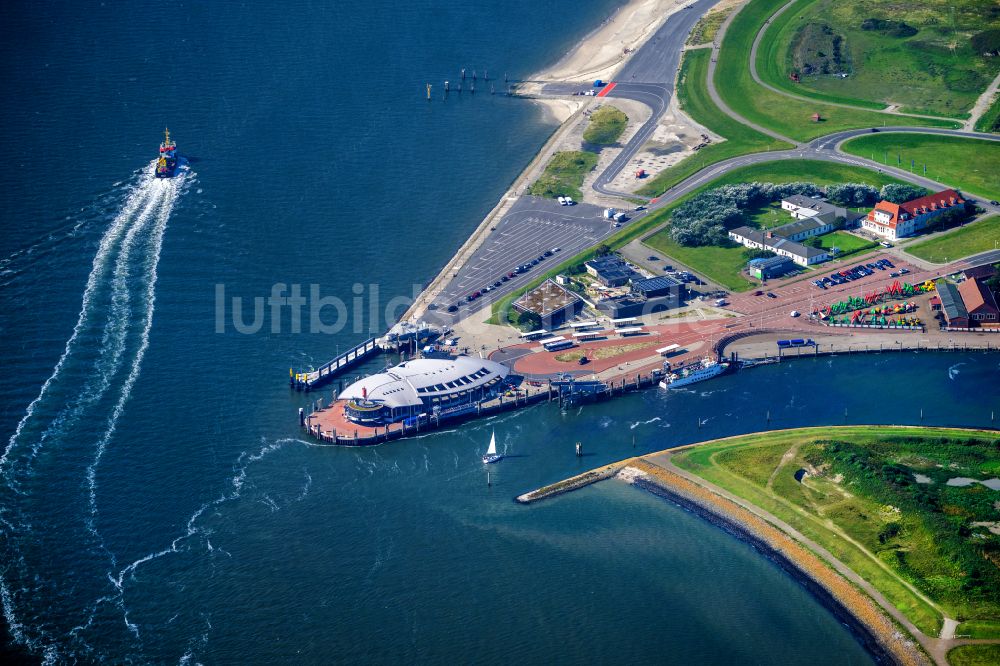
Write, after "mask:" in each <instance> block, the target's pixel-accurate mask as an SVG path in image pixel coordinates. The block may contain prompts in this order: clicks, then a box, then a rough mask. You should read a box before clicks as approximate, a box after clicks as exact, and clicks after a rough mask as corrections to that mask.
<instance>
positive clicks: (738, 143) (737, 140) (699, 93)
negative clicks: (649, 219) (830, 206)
mask: <svg viewBox="0 0 1000 666" xmlns="http://www.w3.org/2000/svg"><path fill="white" fill-rule="evenodd" d="M711 55H712V50H711V49H708V48H705V49H695V50H692V51H687V52H686V53H685V54H684V61H683V63H681V73H680V76H679V77H678V86H677V99H678V100H679V101H680V104H681V108H682V109H683V110H684V112H685V113H686V114H688V115H689V116H691V117H692V118H693V119H694V120H695V121H696V122H698V123H700V124H701V125H704V126H705V127H707V128H708V129H710V130H712V131H713V132H715V133H716V134H718V135H720V136H723V137H725V138H726V140H725V141H723V142H721V143H713V144H709V145H708V146H706V147H705V148H702V149H701V150H700V151H698V152H697V153H695V154H694V155H691V156H690V157H687V158H685V159H683V160H681V161H680V162H678V163H677V164H675V165H674V166H672V167H670V168H669V169H666V170H664V171H662V172H661V173H659V174H658V175H657V176H656V177H655V178H653V179H651V180H650V181H649V182H647V183H646V184H645V185H643V186H642V187H641V188H640V189H639V190H638V193H639V194H645V195H647V196H656V195H658V194H660V193H662V192H665V191H667V190H668V189H669V188H671V187H673V186H674V185H676V184H677V183H679V182H681V181H682V180H684V179H685V178H688V177H689V176H691V175H693V174H695V173H697V172H698V171H700V170H701V169H703V168H705V167H706V166H708V165H710V164H715V163H716V162H721V161H722V160H727V159H729V158H730V157H736V156H737V155H746V154H747V153H759V152H763V151H765V150H782V149H785V148H791V144H787V143H784V142H782V141H777V140H775V139H772V138H771V137H769V136H767V135H765V134H761V133H760V132H757V131H756V130H753V129H750V128H749V127H747V126H746V125H743V124H742V123H740V122H737V121H735V120H733V119H732V118H730V117H729V116H727V115H726V114H724V113H723V112H722V111H720V110H719V107H717V106H716V105H715V104H714V103H713V102H712V98H711V97H709V95H708V88H707V87H706V83H705V79H706V76H707V75H708V63H709V59H710V57H711Z"/></svg>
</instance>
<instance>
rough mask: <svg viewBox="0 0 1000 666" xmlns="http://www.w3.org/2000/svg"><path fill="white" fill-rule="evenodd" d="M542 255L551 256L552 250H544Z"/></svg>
mask: <svg viewBox="0 0 1000 666" xmlns="http://www.w3.org/2000/svg"><path fill="white" fill-rule="evenodd" d="M544 256H546V257H551V256H552V250H546V251H545V253H544Z"/></svg>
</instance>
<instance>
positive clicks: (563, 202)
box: [556, 197, 567, 206]
mask: <svg viewBox="0 0 1000 666" xmlns="http://www.w3.org/2000/svg"><path fill="white" fill-rule="evenodd" d="M556 199H558V200H559V205H560V206H565V205H567V204H566V197H556Z"/></svg>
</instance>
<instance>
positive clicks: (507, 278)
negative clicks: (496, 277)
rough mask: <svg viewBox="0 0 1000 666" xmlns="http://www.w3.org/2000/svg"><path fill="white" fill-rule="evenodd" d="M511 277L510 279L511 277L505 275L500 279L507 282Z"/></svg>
mask: <svg viewBox="0 0 1000 666" xmlns="http://www.w3.org/2000/svg"><path fill="white" fill-rule="evenodd" d="M509 279H510V278H509V277H507V276H506V275H504V276H502V277H501V278H500V281H501V282H506V281H507V280H509Z"/></svg>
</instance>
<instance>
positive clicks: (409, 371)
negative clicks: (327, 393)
mask: <svg viewBox="0 0 1000 666" xmlns="http://www.w3.org/2000/svg"><path fill="white" fill-rule="evenodd" d="M509 372H510V371H509V370H508V369H507V367H506V366H504V365H501V364H499V363H495V362H493V361H489V360H486V359H481V358H475V357H472V356H458V357H456V358H453V359H439V358H420V359H414V360H412V361H406V362H405V363H400V364H399V365H397V366H395V367H393V368H389V369H388V370H386V371H385V372H380V373H378V374H377V375H372V376H370V377H365V378H364V379H362V380H360V381H357V382H354V383H353V384H351V385H350V386H348V387H347V388H345V389H344V391H343V392H342V393H341V394H340V395H339V396H338V398H339V399H341V400H350V399H358V400H360V399H361V398H362V389H367V397H368V400H372V401H374V402H381V403H384V404H385V405H387V406H389V407H406V406H409V405H420V404H421V398H434V397H436V396H442V395H450V394H453V393H459V392H461V391H467V390H469V389H476V388H479V387H481V386H483V385H484V384H487V383H489V382H491V381H492V380H494V379H496V378H498V377H499V378H501V379H503V378H504V377H506V376H507V374H508V373H509Z"/></svg>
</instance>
